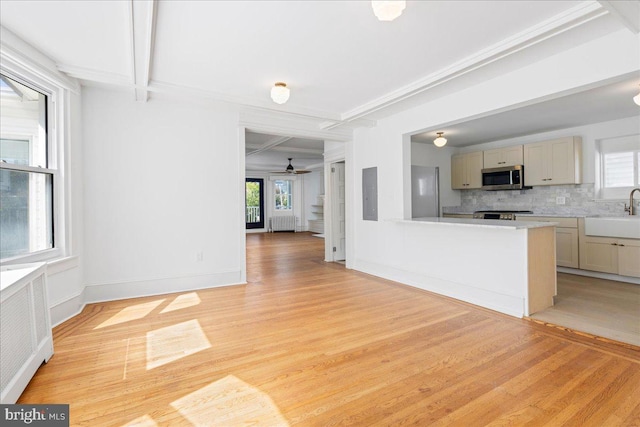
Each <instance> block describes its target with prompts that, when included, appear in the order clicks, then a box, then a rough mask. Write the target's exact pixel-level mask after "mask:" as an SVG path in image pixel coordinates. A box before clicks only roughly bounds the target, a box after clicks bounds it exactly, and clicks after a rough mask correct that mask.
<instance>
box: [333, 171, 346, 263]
mask: <svg viewBox="0 0 640 427" xmlns="http://www.w3.org/2000/svg"><path fill="white" fill-rule="evenodd" d="M345 172H346V171H345V163H344V162H337V163H332V164H331V181H330V183H331V245H332V261H345V260H346V258H347V251H346V206H345V205H346V200H345V199H346V193H345Z"/></svg>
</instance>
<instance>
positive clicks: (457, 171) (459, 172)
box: [451, 154, 466, 190]
mask: <svg viewBox="0 0 640 427" xmlns="http://www.w3.org/2000/svg"><path fill="white" fill-rule="evenodd" d="M464 164H465V162H464V157H463V155H461V154H454V155H453V156H451V188H452V189H453V190H464V189H465V188H466V187H465V185H464V184H465V182H464Z"/></svg>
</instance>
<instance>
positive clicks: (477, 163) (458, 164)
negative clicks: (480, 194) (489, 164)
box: [451, 151, 483, 190]
mask: <svg viewBox="0 0 640 427" xmlns="http://www.w3.org/2000/svg"><path fill="white" fill-rule="evenodd" d="M482 165H483V155H482V151H476V152H473V153H463V154H454V155H453V156H451V188H452V189H454V190H471V189H474V188H482Z"/></svg>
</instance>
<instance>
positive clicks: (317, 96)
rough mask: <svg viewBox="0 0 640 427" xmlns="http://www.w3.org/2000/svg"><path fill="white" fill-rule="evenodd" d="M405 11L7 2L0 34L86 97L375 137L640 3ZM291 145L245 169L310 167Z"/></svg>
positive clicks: (607, 24)
mask: <svg viewBox="0 0 640 427" xmlns="http://www.w3.org/2000/svg"><path fill="white" fill-rule="evenodd" d="M407 3H408V4H407V8H406V9H405V11H404V13H403V14H402V16H400V17H399V18H398V19H396V20H395V21H393V22H380V21H378V20H377V19H376V18H375V16H374V15H373V13H372V10H371V5H370V2H368V1H310V0H309V1H176V0H173V1H168V0H167V1H165V0H162V1H159V0H136V1H132V0H106V1H98V0H94V1H72V0H69V1H55V0H50V1H30V0H23V1H13V0H2V1H1V2H0V24H1V25H2V27H4V28H5V29H7V30H9V31H11V32H13V33H14V34H16V35H17V36H18V37H20V38H22V39H23V40H25V41H26V42H28V43H30V44H31V45H33V46H34V47H35V48H37V49H38V50H40V51H41V52H43V53H45V54H46V55H47V56H49V57H50V58H51V59H52V60H53V61H54V62H55V63H56V64H57V67H58V69H59V70H60V71H62V72H65V73H67V74H68V75H70V76H72V77H75V78H78V79H80V80H81V82H82V83H83V84H86V85H96V84H100V85H115V86H119V87H123V88H128V89H130V90H131V91H132V93H134V94H135V97H136V99H137V100H139V101H143V102H144V101H147V100H149V99H150V100H153V98H154V96H171V95H180V96H185V94H186V95H187V96H191V97H194V98H198V99H206V100H209V101H211V102H222V103H227V104H232V105H235V106H238V108H240V109H241V110H242V109H244V110H248V111H251V110H255V111H261V112H264V111H273V112H280V113H282V112H284V113H286V114H288V116H289V117H292V118H296V117H298V118H300V119H304V120H307V121H309V120H313V121H315V122H316V123H317V128H318V129H319V130H327V129H336V128H345V129H346V128H354V127H357V126H363V125H364V126H373V125H375V120H379V119H380V118H383V117H385V116H388V115H389V114H392V113H394V112H397V111H399V110H401V109H404V108H407V107H410V106H412V105H415V104H416V103H421V102H424V101H426V100H429V99H435V98H437V97H439V96H442V95H443V93H446V92H451V91H456V90H461V89H463V88H464V87H465V85H467V86H468V85H470V84H473V83H474V79H475V81H478V79H486V78H490V77H491V76H492V75H493V76H495V75H496V74H499V73H506V72H509V70H511V69H515V68H517V67H520V66H522V65H524V64H526V63H529V62H531V61H533V60H537V59H538V58H542V57H545V56H549V55H552V54H555V53H557V52H558V51H560V50H562V49H565V48H567V47H570V46H574V45H576V44H579V43H583V42H586V41H588V40H590V39H593V38H595V37H599V36H601V35H603V34H605V33H608V32H611V31H615V30H618V29H620V28H628V29H629V30H630V31H633V32H635V33H636V34H637V33H638V30H639V29H640V7H638V4H640V3H638V2H637V1H631V2H615V1H598V2H596V1H591V0H588V1H535V0H534V1H408V2H407ZM276 81H285V82H287V84H288V85H289V87H290V88H291V98H290V100H289V102H288V103H286V104H284V105H283V106H279V105H276V104H274V103H273V102H271V100H270V99H269V89H270V87H271V86H272V85H273V83H274V82H276ZM510 132H511V133H513V132H519V131H518V130H511V131H510ZM270 137H271V136H264V137H263V138H262V140H261V141H258V142H255V145H258V146H260V145H261V144H265V143H266V142H267V141H268V140H269V138H270ZM485 138H490V136H488V135H487V136H485ZM290 144H293V142H289V144H287V143H283V144H280V145H277V146H276V147H279V148H276V149H275V150H264V151H263V152H262V153H261V154H254V155H252V156H249V158H251V157H253V158H254V159H253V160H252V161H255V160H256V159H258V158H259V157H260V156H261V155H264V153H267V152H269V151H275V152H276V153H281V154H282V157H283V158H284V161H285V162H286V158H287V157H294V158H296V156H297V154H305V155H307V156H311V155H312V153H300V152H297V153H296V151H295V150H290V151H288V152H286V151H284V148H285V147H287V146H288V145H290ZM309 144H313V143H309ZM290 148H295V147H290ZM298 148H299V147H298ZM297 157H298V158H299V159H300V162H303V160H304V158H303V157H302V156H297ZM266 161H267V160H265V162H266ZM247 164H249V159H248V160H247Z"/></svg>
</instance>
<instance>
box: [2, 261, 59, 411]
mask: <svg viewBox="0 0 640 427" xmlns="http://www.w3.org/2000/svg"><path fill="white" fill-rule="evenodd" d="M45 272H46V265H45V264H44V263H39V264H22V265H14V266H7V267H3V268H2V272H1V273H0V274H1V279H2V280H0V343H1V346H0V383H1V384H2V393H1V395H0V402H1V403H15V402H16V401H17V400H18V398H19V397H20V395H21V394H22V392H23V391H24V389H25V387H26V386H27V384H29V381H30V380H31V378H32V377H33V374H35V372H36V371H37V370H38V368H39V367H40V365H41V364H42V362H43V361H44V362H46V361H48V360H49V358H50V357H51V356H52V355H53V337H52V333H51V318H50V316H49V304H48V299H47V285H46V274H45Z"/></svg>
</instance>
